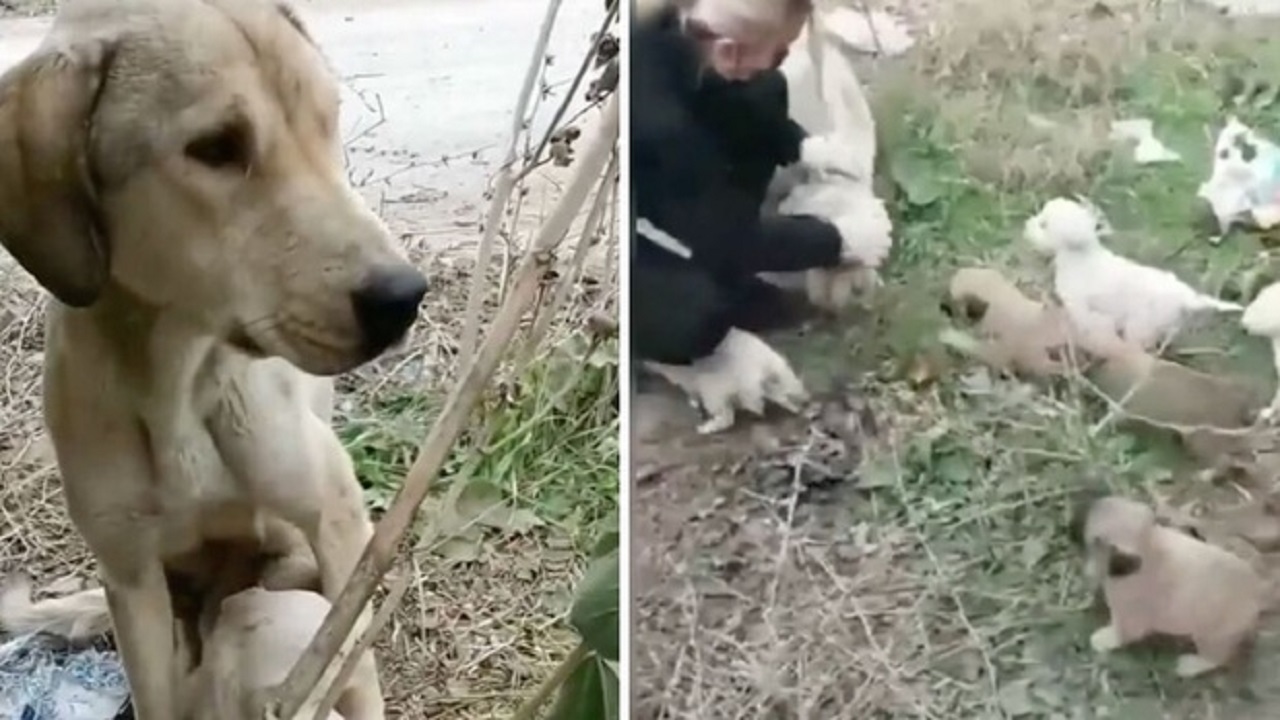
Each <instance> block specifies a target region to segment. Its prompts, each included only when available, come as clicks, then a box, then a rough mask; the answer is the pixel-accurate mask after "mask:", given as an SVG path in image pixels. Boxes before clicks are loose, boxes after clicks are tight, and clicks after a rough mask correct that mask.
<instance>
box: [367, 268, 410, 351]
mask: <svg viewBox="0 0 1280 720" xmlns="http://www.w3.org/2000/svg"><path fill="white" fill-rule="evenodd" d="M426 294H427V279H426V278H425V277H424V276H423V275H422V273H420V272H418V271H417V270H415V269H413V268H411V267H409V266H407V265H406V266H403V267H384V268H378V269H376V270H374V271H373V272H372V273H370V274H369V277H368V278H367V279H366V280H365V282H364V285H363V286H361V287H360V289H358V290H356V291H355V292H353V293H351V304H352V305H353V306H354V308H355V313H356V322H358V323H359V324H360V332H361V333H362V334H363V335H364V346H365V351H366V352H367V353H368V354H369V356H370V357H373V356H375V355H378V354H379V353H381V352H382V351H383V350H386V349H387V348H388V347H390V346H391V345H393V344H394V343H396V342H399V340H400V338H402V337H404V334H405V333H406V332H408V330H409V326H410V325H412V324H413V321H414V319H415V318H416V317H417V316H418V304H419V303H421V302H422V297H423V296H424V295H426Z"/></svg>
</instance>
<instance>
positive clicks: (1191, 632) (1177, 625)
mask: <svg viewBox="0 0 1280 720" xmlns="http://www.w3.org/2000/svg"><path fill="white" fill-rule="evenodd" d="M1083 539H1084V543H1085V548H1086V552H1087V563H1088V565H1087V569H1088V572H1089V574H1090V575H1091V576H1092V577H1094V578H1095V579H1097V580H1098V581H1100V583H1101V585H1102V590H1103V594H1104V596H1105V597H1106V602H1107V607H1108V609H1109V610H1110V612H1111V620H1110V622H1109V623H1108V624H1107V625H1106V626H1104V627H1102V628H1099V629H1098V630H1097V631H1096V632H1094V633H1093V635H1092V636H1091V637H1090V638H1089V643H1090V644H1091V645H1092V646H1093V649H1094V650H1095V651H1097V652H1099V653H1106V652H1110V651H1112V650H1115V649H1117V648H1120V647H1123V646H1125V645H1129V644H1131V643H1134V642H1137V641H1139V640H1142V639H1143V638H1146V637H1148V636H1151V635H1154V634H1165V635H1172V636H1177V637H1183V638H1190V639H1191V641H1192V642H1194V643H1195V647H1196V652H1195V654H1187V655H1183V656H1181V657H1179V658H1178V666H1177V673H1178V675H1179V676H1181V677H1193V676H1196V675H1200V674H1203V673H1206V672H1209V671H1211V670H1214V669H1216V668H1219V667H1221V666H1222V665H1224V664H1226V663H1227V662H1228V661H1230V660H1231V659H1232V658H1234V657H1235V656H1236V654H1237V652H1238V651H1239V650H1240V648H1241V646H1242V645H1243V644H1245V643H1246V642H1247V641H1249V640H1251V639H1252V638H1253V636H1254V634H1255V633H1256V631H1257V626H1258V619H1259V617H1260V615H1261V614H1262V611H1263V609H1264V604H1265V602H1266V595H1267V593H1266V586H1265V583H1264V582H1263V580H1262V578H1261V577H1260V576H1259V575H1258V574H1257V572H1255V571H1254V569H1253V568H1252V567H1251V566H1250V565H1249V563H1247V562H1245V561H1244V560H1242V559H1241V558H1239V557H1236V556H1235V555H1232V554H1231V553H1229V552H1227V551H1226V550H1223V549H1221V548H1218V547H1215V546H1213V545H1210V544H1208V543H1206V542H1203V541H1201V540H1197V539H1196V538H1193V537H1191V536H1190V535H1187V534H1185V533H1182V532H1179V531H1177V530H1173V529H1171V528H1167V527H1163V526H1161V525H1159V524H1157V522H1156V516H1155V513H1154V512H1153V511H1152V510H1151V508H1149V507H1147V506H1146V505H1143V504H1142V503H1138V502H1135V501H1132V500H1128V499H1125V498H1121V497H1116V496H1109V497H1104V498H1102V499H1100V500H1098V501H1096V502H1094V503H1093V504H1092V505H1091V506H1090V507H1089V510H1088V514H1087V516H1086V518H1085V522H1084V538H1083Z"/></svg>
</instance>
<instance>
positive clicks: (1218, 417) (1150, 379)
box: [1088, 344, 1263, 429]
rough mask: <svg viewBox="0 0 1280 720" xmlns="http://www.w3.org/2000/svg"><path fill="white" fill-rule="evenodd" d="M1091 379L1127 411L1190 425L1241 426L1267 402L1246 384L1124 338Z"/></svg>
mask: <svg viewBox="0 0 1280 720" xmlns="http://www.w3.org/2000/svg"><path fill="white" fill-rule="evenodd" d="M1116 348H1117V349H1116V351H1115V352H1113V353H1111V354H1110V355H1109V356H1107V357H1106V358H1105V359H1104V360H1103V361H1102V362H1100V363H1097V364H1096V365H1095V366H1094V367H1092V368H1091V369H1090V371H1089V373H1088V377H1089V379H1090V380H1091V381H1092V382H1093V383H1094V384H1095V385H1097V387H1098V389H1099V390H1100V391H1101V392H1102V394H1103V395H1105V396H1106V397H1107V398H1109V399H1111V401H1113V402H1115V403H1117V404H1118V405H1120V407H1122V408H1123V409H1124V411H1125V413H1126V414H1127V415H1130V416H1132V417H1133V418H1134V419H1136V420H1145V421H1148V422H1152V423H1158V424H1161V425H1176V426H1179V427H1184V428H1221V429H1235V428H1243V427H1248V426H1249V425H1251V424H1252V423H1253V418H1254V417H1255V416H1256V415H1257V412H1258V409H1259V408H1260V407H1261V406H1262V404H1263V403H1261V402H1259V401H1258V398H1257V395H1258V394H1257V393H1256V392H1254V390H1253V389H1252V388H1250V387H1248V386H1247V385H1246V384H1244V383H1241V382H1239V381H1237V380H1234V379H1232V378H1228V377H1219V376H1217V375H1211V374H1209V373H1205V372H1200V371H1199V370H1195V369H1192V368H1189V367H1187V366H1185V365H1179V364H1178V363H1175V362H1172V361H1170V360H1165V359H1163V358H1159V357H1156V356H1155V355H1152V354H1151V353H1149V352H1146V351H1144V350H1142V349H1141V348H1139V347H1137V346H1134V345H1125V344H1118V345H1117V346H1116Z"/></svg>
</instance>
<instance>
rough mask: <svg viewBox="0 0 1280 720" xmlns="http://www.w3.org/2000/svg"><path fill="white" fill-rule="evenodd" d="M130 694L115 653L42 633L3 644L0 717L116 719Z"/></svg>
mask: <svg viewBox="0 0 1280 720" xmlns="http://www.w3.org/2000/svg"><path fill="white" fill-rule="evenodd" d="M128 697H129V685H128V681H127V680H126V679H125V675H124V668H123V667H122V666H121V664H120V659H119V657H118V656H117V655H116V653H114V652H110V651H103V650H96V649H93V648H68V647H66V646H65V644H61V643H59V642H57V641H55V640H53V639H49V638H46V637H44V636H40V635H24V636H20V637H16V638H12V639H10V640H7V641H5V642H4V643H3V644H0V717H3V718H13V719H14V720H113V718H116V717H118V716H119V715H120V714H121V712H123V710H124V707H125V703H126V701H127V700H128Z"/></svg>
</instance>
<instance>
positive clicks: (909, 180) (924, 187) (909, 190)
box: [889, 150, 946, 206]
mask: <svg viewBox="0 0 1280 720" xmlns="http://www.w3.org/2000/svg"><path fill="white" fill-rule="evenodd" d="M937 175H938V172H937V168H935V167H934V166H933V164H932V163H930V162H929V161H928V160H926V159H925V158H922V157H917V156H916V155H915V154H913V153H912V152H910V151H909V150H902V151H899V152H896V153H893V154H892V155H891V156H890V157H889V176H890V177H892V178H893V181H894V182H895V183H897V184H898V187H900V188H902V192H903V194H904V195H906V197H907V202H909V203H911V204H912V205H919V206H923V205H932V204H933V203H935V202H937V201H938V200H939V199H941V198H942V196H943V194H945V190H946V188H945V186H944V185H943V184H942V182H941V181H940V180H938V177H937Z"/></svg>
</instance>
